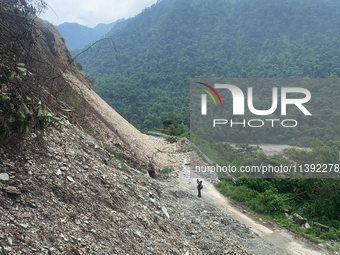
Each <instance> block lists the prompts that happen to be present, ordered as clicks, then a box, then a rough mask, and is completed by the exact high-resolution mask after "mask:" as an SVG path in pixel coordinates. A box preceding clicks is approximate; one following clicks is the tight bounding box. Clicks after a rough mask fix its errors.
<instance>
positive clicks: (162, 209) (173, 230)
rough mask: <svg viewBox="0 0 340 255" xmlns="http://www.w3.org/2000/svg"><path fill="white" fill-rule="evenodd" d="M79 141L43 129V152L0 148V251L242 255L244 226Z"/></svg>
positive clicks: (67, 132)
mask: <svg viewBox="0 0 340 255" xmlns="http://www.w3.org/2000/svg"><path fill="white" fill-rule="evenodd" d="M80 134H82V135H80ZM86 137H87V135H86V134H84V133H82V132H81V131H79V130H78V129H76V128H72V129H64V130H55V129H52V128H50V129H49V130H48V131H46V134H45V137H44V144H45V146H46V147H45V148H44V149H42V148H40V147H37V146H33V144H34V143H33V141H32V139H33V138H27V140H23V141H22V144H21V148H23V150H22V152H20V153H19V152H18V150H17V148H14V147H11V146H9V145H6V147H0V158H2V159H3V161H1V162H0V168H1V169H4V171H7V170H8V171H10V170H11V169H8V168H12V167H10V166H8V165H5V164H4V163H6V164H11V165H12V166H13V167H15V169H17V170H16V172H15V173H13V174H11V175H10V181H8V184H7V183H6V184H4V183H3V184H2V185H4V187H3V189H4V190H5V191H6V192H7V193H9V192H12V195H11V196H10V195H8V196H6V192H3V193H0V242H1V243H0V247H1V245H2V246H3V249H4V253H5V254H8V255H12V254H249V253H248V252H247V251H246V250H245V249H244V248H243V246H242V245H241V244H240V242H239V240H244V239H247V238H252V237H253V234H252V232H251V231H250V230H249V229H247V228H246V227H245V226H244V225H242V224H240V223H239V222H238V221H236V220H234V219H232V218H230V216H229V215H227V214H225V213H224V212H222V211H220V210H218V209H216V208H215V207H214V206H212V205H210V204H207V203H205V202H203V201H202V200H199V199H197V197H196V196H193V195H191V194H190V193H188V192H186V191H182V190H178V188H175V187H174V186H173V185H172V183H171V182H170V183H168V182H164V183H163V182H160V181H159V180H157V179H152V178H150V177H148V176H146V175H145V173H142V172H140V171H138V170H137V169H134V168H133V167H131V166H129V165H128V162H124V161H122V160H118V159H117V158H116V157H115V156H114V155H113V154H111V153H109V152H108V151H106V150H104V149H103V148H101V147H100V146H98V144H97V143H96V142H95V141H93V140H92V141H91V139H88V137H87V138H86ZM174 146H176V145H174ZM177 160H180V158H175V159H174V162H173V164H175V163H176V161H177ZM182 163H184V162H182ZM182 163H181V164H182ZM167 164H169V162H167ZM177 164H178V162H177ZM176 169H177V168H176ZM12 176H13V178H12ZM70 177H71V178H70ZM0 249H1V248H0Z"/></svg>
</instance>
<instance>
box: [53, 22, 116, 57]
mask: <svg viewBox="0 0 340 255" xmlns="http://www.w3.org/2000/svg"><path fill="white" fill-rule="evenodd" d="M121 21H123V20H117V21H115V22H112V23H109V24H98V25H97V26H96V27H94V28H90V27H87V26H83V25H80V24H78V23H69V22H65V23H63V24H61V25H59V26H56V28H57V29H58V31H59V33H60V34H61V36H62V37H64V39H65V41H66V45H67V48H68V49H69V50H70V51H74V50H77V49H79V50H81V49H82V48H84V46H85V45H87V44H88V43H91V42H94V41H96V40H98V39H99V38H101V37H102V36H103V35H105V34H107V33H108V32H109V31H110V30H111V28H112V27H113V26H114V25H115V24H117V23H118V22H121Z"/></svg>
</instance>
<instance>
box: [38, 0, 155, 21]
mask: <svg viewBox="0 0 340 255" xmlns="http://www.w3.org/2000/svg"><path fill="white" fill-rule="evenodd" d="M45 1H46V3H47V4H48V10H47V11H45V13H42V14H40V16H39V17H40V18H42V19H44V20H47V21H49V22H51V23H52V24H53V25H59V24H61V23H64V22H76V23H79V24H81V25H85V26H88V27H95V26H96V25H97V24H99V23H111V22H114V21H116V20H118V19H121V18H125V19H127V18H130V17H134V16H136V15H137V14H139V13H140V12H141V11H142V10H143V9H144V8H145V7H149V6H151V5H153V4H154V3H156V2H157V0H45Z"/></svg>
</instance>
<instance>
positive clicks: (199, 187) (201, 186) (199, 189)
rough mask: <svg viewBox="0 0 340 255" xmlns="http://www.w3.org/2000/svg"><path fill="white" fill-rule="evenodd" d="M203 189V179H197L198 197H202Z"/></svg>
mask: <svg viewBox="0 0 340 255" xmlns="http://www.w3.org/2000/svg"><path fill="white" fill-rule="evenodd" d="M201 189H203V184H202V181H200V180H198V179H197V190H198V197H201Z"/></svg>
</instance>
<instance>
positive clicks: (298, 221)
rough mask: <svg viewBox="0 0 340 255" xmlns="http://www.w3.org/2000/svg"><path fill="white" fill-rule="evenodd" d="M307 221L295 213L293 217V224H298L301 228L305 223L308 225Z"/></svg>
mask: <svg viewBox="0 0 340 255" xmlns="http://www.w3.org/2000/svg"><path fill="white" fill-rule="evenodd" d="M307 221H308V220H307V219H306V218H304V217H302V216H301V215H299V214H297V213H294V214H293V217H292V222H293V223H294V224H298V225H300V226H302V225H304V224H305V223H307Z"/></svg>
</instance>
